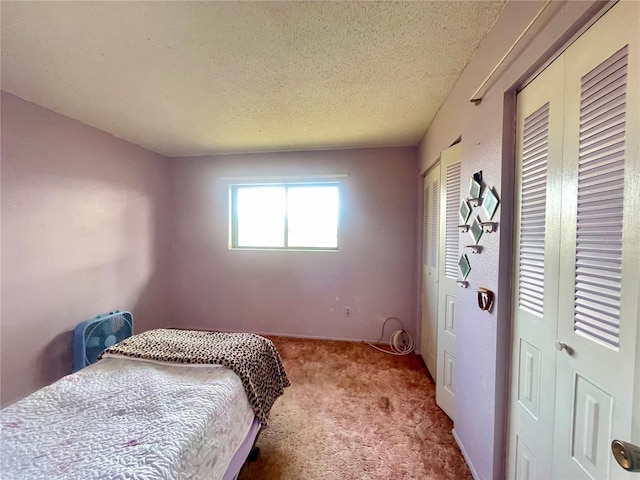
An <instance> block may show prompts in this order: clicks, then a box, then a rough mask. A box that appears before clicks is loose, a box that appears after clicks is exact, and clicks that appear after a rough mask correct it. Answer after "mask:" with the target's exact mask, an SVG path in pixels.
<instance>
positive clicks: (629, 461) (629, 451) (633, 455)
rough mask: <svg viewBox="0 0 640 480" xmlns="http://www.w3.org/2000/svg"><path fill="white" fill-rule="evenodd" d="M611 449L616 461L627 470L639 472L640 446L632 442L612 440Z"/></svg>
mask: <svg viewBox="0 0 640 480" xmlns="http://www.w3.org/2000/svg"><path fill="white" fill-rule="evenodd" d="M611 451H613V457H614V458H615V459H616V462H618V464H619V465H620V466H621V467H622V468H624V469H625V470H627V471H629V472H640V447H639V446H638V445H634V444H633V443H628V442H623V441H622V440H614V441H613V442H611Z"/></svg>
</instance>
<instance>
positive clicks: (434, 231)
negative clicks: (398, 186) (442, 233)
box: [420, 164, 440, 379]
mask: <svg viewBox="0 0 640 480" xmlns="http://www.w3.org/2000/svg"><path fill="white" fill-rule="evenodd" d="M423 191H424V198H423V200H424V204H423V208H424V210H423V224H422V304H421V306H422V324H421V333H420V353H421V355H422V358H423V359H424V362H425V364H426V365H427V369H428V370H429V373H430V374H431V376H432V378H433V379H435V378H436V370H437V356H438V351H437V348H438V267H439V265H438V248H439V247H438V240H439V221H440V213H439V209H440V201H439V195H440V193H439V192H440V165H439V164H438V165H436V166H435V167H433V168H432V169H431V170H429V172H428V173H427V175H425V177H424V187H423Z"/></svg>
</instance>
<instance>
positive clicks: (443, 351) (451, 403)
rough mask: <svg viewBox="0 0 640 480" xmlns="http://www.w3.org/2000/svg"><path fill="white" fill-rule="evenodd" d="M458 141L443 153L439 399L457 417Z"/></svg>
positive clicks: (438, 402)
mask: <svg viewBox="0 0 640 480" xmlns="http://www.w3.org/2000/svg"><path fill="white" fill-rule="evenodd" d="M461 154H462V148H461V145H460V144H457V145H454V146H452V147H450V148H448V149H447V150H444V151H443V152H442V155H441V157H440V241H439V245H440V255H439V257H440V258H439V264H440V268H439V290H438V367H437V370H438V373H437V378H436V403H437V404H438V406H440V408H442V410H444V412H445V413H446V414H447V415H448V416H449V418H451V419H452V420H455V395H456V394H455V392H456V389H455V364H456V311H455V309H456V299H457V295H458V288H459V287H458V284H457V283H456V280H457V279H458V275H459V274H458V261H459V259H460V253H459V252H460V250H459V246H458V244H459V230H458V225H459V223H460V220H459V216H458V215H459V214H458V210H459V208H460V158H461Z"/></svg>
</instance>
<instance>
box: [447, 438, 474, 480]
mask: <svg viewBox="0 0 640 480" xmlns="http://www.w3.org/2000/svg"><path fill="white" fill-rule="evenodd" d="M451 434H452V435H453V439H454V440H455V441H456V443H457V444H458V448H459V449H460V451H461V452H462V456H463V457H464V461H465V462H467V466H468V467H469V470H471V476H472V477H473V480H478V479H479V478H480V477H478V472H476V469H475V468H473V463H471V459H470V458H469V455H467V451H466V450H465V448H464V445H463V444H462V441H461V440H460V437H458V434H457V433H456V429H455V428H454V429H453V430H451Z"/></svg>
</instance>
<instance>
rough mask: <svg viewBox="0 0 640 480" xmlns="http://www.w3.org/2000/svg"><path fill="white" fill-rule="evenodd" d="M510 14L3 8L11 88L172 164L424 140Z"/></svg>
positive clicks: (314, 5) (320, 7) (7, 86)
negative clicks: (193, 158)
mask: <svg viewBox="0 0 640 480" xmlns="http://www.w3.org/2000/svg"><path fill="white" fill-rule="evenodd" d="M503 5H504V3H503V2H502V1H459V2H454V1H423V2H293V1H288V2H239V1H236V2H195V1H194V2H169V1H155V2H109V1H107V2H94V1H87V2H57V1H53V2H7V1H3V2H2V4H1V27H2V44H1V49H2V50H1V51H2V57H1V58H2V63H1V67H2V77H1V80H2V90H4V91H6V92H9V93H12V94H14V95H17V96H18V97H21V98H24V99H26V100H29V101H32V102H34V103H36V104H38V105H41V106H43V107H47V108H50V109H52V110H54V111H56V112H59V113H61V114H63V115H67V116H69V117H72V118H75V119H77V120H80V121H81V122H83V123H86V124H87V125H91V126H94V127H96V128H99V129H101V130H104V131H106V132H109V133H111V134H113V135H115V136H117V137H120V138H123V139H125V140H128V141H130V142H133V143H136V144H139V145H142V146H144V147H146V148H148V149H150V150H153V151H155V152H159V153H162V154H165V155H169V156H182V155H204V154H210V153H222V152H230V151H232V152H237V151H267V150H294V149H295V150H302V149H318V148H340V147H364V146H400V145H415V144H416V143H417V142H418V141H419V140H420V138H421V136H422V135H423V133H424V131H425V130H426V128H427V126H428V125H429V123H430V122H431V120H432V119H433V117H434V115H435V114H436V112H437V110H438V108H439V107H440V105H441V104H442V103H443V101H444V100H445V98H446V96H447V94H448V93H449V91H450V90H451V88H452V87H453V85H454V83H455V81H456V79H457V78H458V76H459V75H460V73H461V72H462V69H463V68H464V67H465V65H466V64H467V62H468V61H469V59H470V58H471V56H472V55H473V53H474V52H475V50H476V49H477V47H478V45H479V43H480V41H481V40H482V38H483V37H484V35H485V33H486V32H487V31H488V30H489V29H490V27H491V26H492V24H493V22H494V21H495V19H496V17H497V16H498V14H499V13H500V11H501V10H502V7H503Z"/></svg>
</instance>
